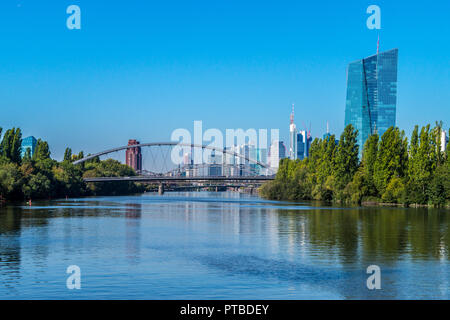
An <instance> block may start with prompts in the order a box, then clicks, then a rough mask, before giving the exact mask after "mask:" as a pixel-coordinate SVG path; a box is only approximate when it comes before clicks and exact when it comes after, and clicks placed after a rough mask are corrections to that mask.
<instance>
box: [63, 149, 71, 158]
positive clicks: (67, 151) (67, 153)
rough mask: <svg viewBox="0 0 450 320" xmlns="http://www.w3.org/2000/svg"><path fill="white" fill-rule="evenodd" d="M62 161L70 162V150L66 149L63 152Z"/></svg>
mask: <svg viewBox="0 0 450 320" xmlns="http://www.w3.org/2000/svg"><path fill="white" fill-rule="evenodd" d="M64 161H72V149H70V148H66V150H65V151H64Z"/></svg>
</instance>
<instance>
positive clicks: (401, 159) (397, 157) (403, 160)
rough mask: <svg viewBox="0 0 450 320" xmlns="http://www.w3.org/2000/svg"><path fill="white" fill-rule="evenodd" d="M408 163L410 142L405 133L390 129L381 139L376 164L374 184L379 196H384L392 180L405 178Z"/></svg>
mask: <svg viewBox="0 0 450 320" xmlns="http://www.w3.org/2000/svg"><path fill="white" fill-rule="evenodd" d="M407 163H408V141H407V139H406V138H405V133H404V132H403V131H402V132H400V130H399V129H398V128H394V127H390V128H389V129H388V130H386V132H385V133H384V134H383V136H382V137H381V141H380V143H379V147H378V154H377V160H376V162H375V164H374V175H373V178H374V182H375V186H376V188H377V190H378V193H379V194H381V195H382V194H383V193H384V192H385V190H386V187H387V186H388V184H389V182H390V181H391V179H392V178H394V177H398V178H403V177H404V176H405V173H406V170H407Z"/></svg>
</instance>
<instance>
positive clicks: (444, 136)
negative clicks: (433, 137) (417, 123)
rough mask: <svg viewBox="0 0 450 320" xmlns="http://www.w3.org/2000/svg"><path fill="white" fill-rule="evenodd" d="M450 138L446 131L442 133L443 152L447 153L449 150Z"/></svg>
mask: <svg viewBox="0 0 450 320" xmlns="http://www.w3.org/2000/svg"><path fill="white" fill-rule="evenodd" d="M448 140H449V139H448V136H447V132H446V131H445V130H442V131H441V146H440V147H441V152H445V151H446V150H447V148H448Z"/></svg>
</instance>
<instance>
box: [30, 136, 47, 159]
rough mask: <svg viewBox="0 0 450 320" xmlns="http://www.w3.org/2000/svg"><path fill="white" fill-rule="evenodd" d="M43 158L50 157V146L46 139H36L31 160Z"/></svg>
mask: <svg viewBox="0 0 450 320" xmlns="http://www.w3.org/2000/svg"><path fill="white" fill-rule="evenodd" d="M45 159H50V148H49V146H48V143H47V141H43V140H41V139H38V141H37V143H36V150H35V151H34V154H33V160H37V161H41V160H45Z"/></svg>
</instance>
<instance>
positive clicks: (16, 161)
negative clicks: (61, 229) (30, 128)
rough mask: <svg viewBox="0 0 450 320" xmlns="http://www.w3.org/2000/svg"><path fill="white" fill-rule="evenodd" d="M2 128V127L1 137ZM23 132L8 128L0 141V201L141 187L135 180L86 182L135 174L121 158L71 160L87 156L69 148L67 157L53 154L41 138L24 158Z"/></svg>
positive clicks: (124, 191) (128, 190)
mask: <svg viewBox="0 0 450 320" xmlns="http://www.w3.org/2000/svg"><path fill="white" fill-rule="evenodd" d="M1 133H2V129H1V128H0V137H1ZM21 143H22V133H21V130H20V129H19V128H12V129H10V130H7V131H6V132H5V134H4V136H3V139H2V140H1V143H0V202H5V201H23V200H27V201H28V200H30V199H51V198H63V197H78V196H90V195H118V194H128V193H134V192H139V191H142V190H141V189H142V186H141V185H139V184H136V183H133V182H127V181H121V182H101V183H95V184H93V183H85V182H84V180H83V178H87V177H109V176H134V175H136V173H135V172H134V170H133V169H132V168H130V167H129V166H126V165H124V164H121V163H120V162H119V161H116V160H113V159H108V160H105V161H100V160H99V159H98V158H94V159H91V160H89V161H86V162H84V163H82V164H79V165H74V164H73V163H72V162H73V161H75V160H77V159H81V158H83V157H84V155H83V152H80V153H79V154H77V155H73V154H72V150H71V149H70V148H67V149H66V151H65V154H64V160H63V161H61V162H58V161H56V160H54V159H52V158H51V157H50V149H49V145H48V143H47V142H46V141H43V140H41V139H38V141H37V144H36V148H35V151H34V153H33V156H31V152H30V149H27V150H25V155H24V156H23V158H22V154H21V153H22V150H21Z"/></svg>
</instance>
